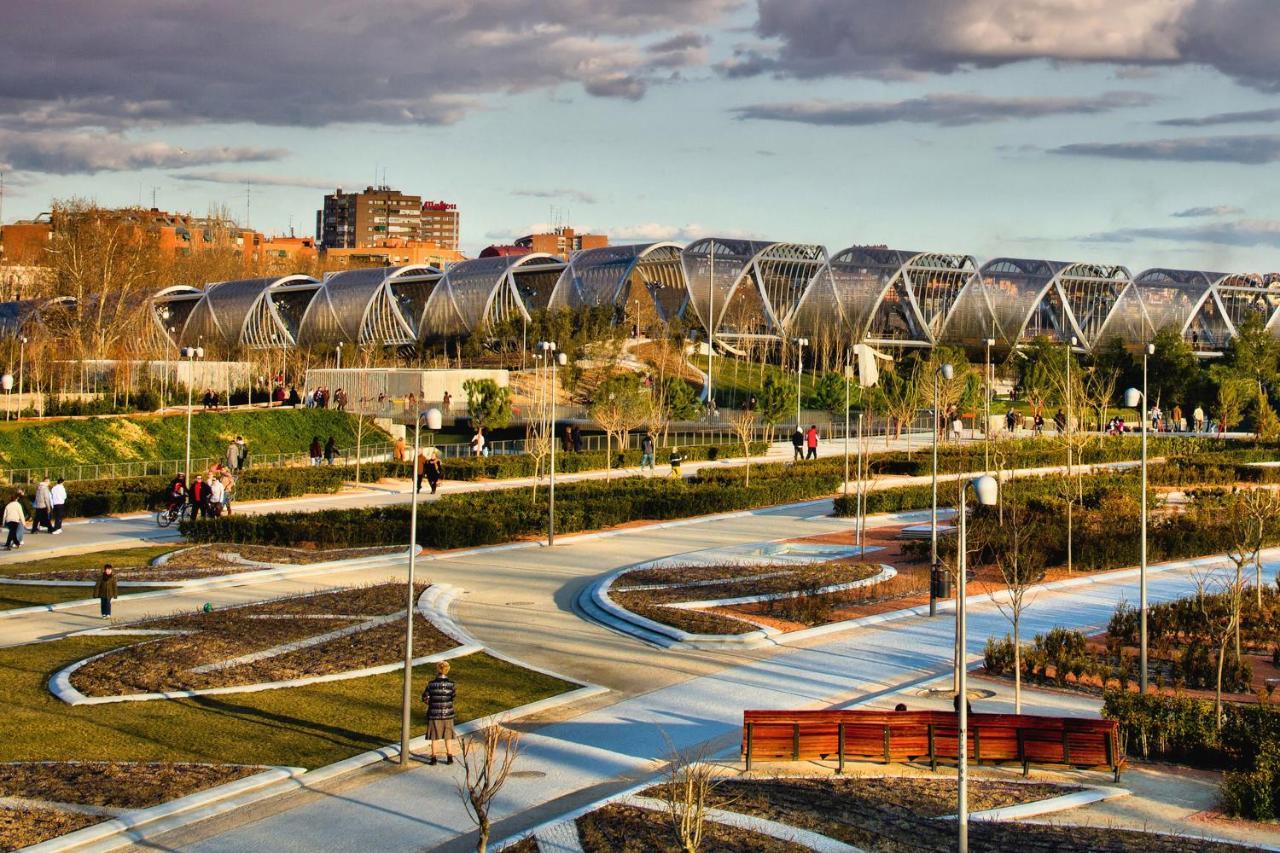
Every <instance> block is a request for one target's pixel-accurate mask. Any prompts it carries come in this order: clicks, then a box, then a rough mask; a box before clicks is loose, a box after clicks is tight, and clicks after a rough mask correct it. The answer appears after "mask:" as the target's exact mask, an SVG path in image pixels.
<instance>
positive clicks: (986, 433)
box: [982, 338, 996, 474]
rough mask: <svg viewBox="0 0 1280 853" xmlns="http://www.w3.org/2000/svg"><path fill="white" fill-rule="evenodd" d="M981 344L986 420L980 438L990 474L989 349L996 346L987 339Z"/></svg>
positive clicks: (990, 376)
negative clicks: (984, 356) (983, 348)
mask: <svg viewBox="0 0 1280 853" xmlns="http://www.w3.org/2000/svg"><path fill="white" fill-rule="evenodd" d="M983 343H984V344H986V347H987V372H986V374H985V375H984V376H983V380H982V384H983V397H984V398H985V399H984V400H983V402H984V403H985V404H986V406H985V408H986V420H985V421H984V422H983V424H982V438H983V443H984V445H985V446H984V448H983V450H984V453H983V457H984V459H983V461H984V462H985V465H984V466H983V467H985V468H986V469H987V473H988V474H990V473H991V385H992V379H993V378H994V377H992V375H991V348H992V347H993V346H995V345H996V339H995V338H987V339H986V340H985V341H983Z"/></svg>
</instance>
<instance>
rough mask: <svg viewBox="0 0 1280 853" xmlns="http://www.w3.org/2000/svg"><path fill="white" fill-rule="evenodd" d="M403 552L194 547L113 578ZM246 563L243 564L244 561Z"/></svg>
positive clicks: (59, 573)
mask: <svg viewBox="0 0 1280 853" xmlns="http://www.w3.org/2000/svg"><path fill="white" fill-rule="evenodd" d="M403 552H404V548H402V547H400V546H390V547H384V548H343V549H340V550H333V551H318V550H314V549H308V548H275V547H271V546H267V545H239V544H236V545H230V544H226V545H224V544H215V545H197V546H195V547H194V548H187V549H185V550H182V551H179V552H177V553H175V554H174V555H173V556H172V557H170V558H169V559H168V561H167V562H165V563H163V564H161V565H158V566H153V565H150V564H143V565H124V566H117V567H116V570H115V571H116V576H117V577H118V578H119V579H121V580H130V581H181V580H191V579H193V578H205V577H217V576H219V575H234V574H239V573H240V572H252V571H257V570H260V569H261V568H262V567H261V566H256V565H253V563H272V564H279V565H290V566H303V565H314V564H316V563H329V562H334V561H336V560H351V559H355V558H358V557H372V556H380V555H389V554H397V553H403ZM101 558H102V562H111V555H110V553H109V552H106V553H104V554H103V555H101ZM246 560H247V561H249V563H248V564H246V563H245V562H244V561H246ZM100 573H101V566H100V565H94V566H92V567H85V568H79V567H77V568H69V569H53V570H49V571H39V572H28V573H24V574H23V577H24V578H40V579H45V580H95V579H96V578H97V577H98V575H99V574H100Z"/></svg>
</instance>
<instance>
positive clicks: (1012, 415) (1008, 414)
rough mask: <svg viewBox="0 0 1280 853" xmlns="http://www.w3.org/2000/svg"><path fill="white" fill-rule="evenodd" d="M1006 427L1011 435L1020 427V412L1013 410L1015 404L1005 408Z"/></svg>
mask: <svg viewBox="0 0 1280 853" xmlns="http://www.w3.org/2000/svg"><path fill="white" fill-rule="evenodd" d="M1004 428H1005V431H1006V432H1008V433H1009V434H1010V435H1012V434H1013V433H1014V431H1015V430H1016V429H1017V428H1018V414H1017V413H1016V412H1015V411H1014V410H1013V406H1010V407H1009V408H1007V409H1005V410H1004Z"/></svg>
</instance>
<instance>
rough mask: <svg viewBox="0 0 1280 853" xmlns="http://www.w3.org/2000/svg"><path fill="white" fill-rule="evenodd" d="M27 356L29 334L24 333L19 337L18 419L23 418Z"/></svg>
mask: <svg viewBox="0 0 1280 853" xmlns="http://www.w3.org/2000/svg"><path fill="white" fill-rule="evenodd" d="M26 358H27V336H26V335H23V336H22V337H20V338H18V415H17V419H18V420H21V419H22V387H23V383H22V372H23V368H24V367H25V366H26Z"/></svg>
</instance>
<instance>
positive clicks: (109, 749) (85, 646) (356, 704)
mask: <svg viewBox="0 0 1280 853" xmlns="http://www.w3.org/2000/svg"><path fill="white" fill-rule="evenodd" d="M132 642H136V638H127V637H124V638H122V637H72V638H68V639H64V640H57V641H55V642H50V643H38V644H35V645H29V646H18V647H14V648H8V649H0V696H4V698H5V713H4V732H5V737H4V738H3V739H2V742H0V761H37V760H71V759H85V760H90V759H104V760H107V759H109V760H116V761H208V762H216V763H247V764H286V765H292V766H299V767H307V768H314V767H319V766H322V765H325V764H329V763H332V762H334V761H337V760H339V759H342V758H346V757H348V756H351V755H354V754H356V753H359V752H364V751H366V750H370V749H375V748H378V747H381V746H384V745H386V744H388V743H392V742H395V741H398V740H399V736H400V690H401V675H400V673H398V672H394V673H388V674H386V675H375V676H370V677H367V678H357V679H351V680H349V681H335V682H329V683H327V684H316V685H312V686H310V687H297V688H291V689H283V690H265V691H262V692H260V693H241V694H232V695H229V696H206V697H197V698H194V699H182V700H158V701H154V702H120V703H117V704H111V705H82V706H79V707H73V706H70V705H67V704H65V703H63V702H61V701H59V700H58V699H56V698H54V696H53V695H52V694H51V693H49V690H48V688H47V686H46V682H47V681H48V679H49V677H50V676H51V675H52V674H53V673H54V672H55V671H56V670H58V669H61V668H62V667H63V666H66V665H68V664H71V663H74V662H75V661H77V660H79V659H81V658H84V657H88V656H89V655H93V654H97V653H98V652H102V651H106V650H107V649H111V648H115V647H117V646H120V645H124V644H127V643H132ZM452 665H453V670H452V672H451V673H450V677H452V678H453V679H454V680H455V681H456V682H457V684H458V698H457V710H458V721H459V722H464V721H466V720H470V719H474V718H476V717H480V716H484V715H486V714H492V713H498V712H500V711H503V710H506V709H509V708H513V707H516V706H518V705H523V704H526V703H528V702H533V701H536V700H538V699H544V698H547V697H549V696H554V695H556V694H558V693H562V692H564V691H566V690H570V689H573V688H574V686H575V685H573V684H570V683H568V682H565V681H561V680H560V679H557V678H552V677H551V676H548V675H543V674H541V673H536V672H531V671H529V670H526V669H523V668H521V667H519V666H516V665H514V664H510V663H506V662H505V661H500V660H498V659H497V658H493V657H489V656H488V655H485V654H474V655H469V656H467V657H464V658H459V659H456V660H454V661H452ZM433 673H434V668H433V667H432V666H423V667H418V668H417V669H416V670H415V671H414V685H413V696H414V699H415V703H414V733H415V734H422V733H423V732H424V731H425V729H426V719H425V711H424V707H423V705H422V703H420V702H417V701H416V700H417V697H418V696H419V695H421V693H422V690H423V688H424V687H425V686H426V683H427V681H428V680H429V679H430V678H431V677H432V674H433Z"/></svg>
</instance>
